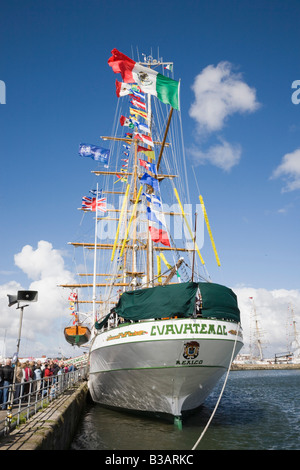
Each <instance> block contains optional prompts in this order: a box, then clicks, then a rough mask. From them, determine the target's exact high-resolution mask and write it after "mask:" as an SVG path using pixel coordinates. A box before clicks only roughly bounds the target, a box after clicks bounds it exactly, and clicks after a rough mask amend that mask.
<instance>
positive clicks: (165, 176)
mask: <svg viewBox="0 0 300 470" xmlns="http://www.w3.org/2000/svg"><path fill="white" fill-rule="evenodd" d="M91 173H94V174H95V175H119V174H120V171H105V170H101V171H100V170H93V171H91ZM122 175H123V176H127V175H129V176H131V175H132V173H124V174H123V173H122ZM155 177H156V179H158V180H162V179H164V178H177V177H178V175H163V174H162V175H155ZM103 192H107V191H103ZM112 193H114V194H118V193H116V192H113V191H112ZM120 194H124V193H120Z"/></svg>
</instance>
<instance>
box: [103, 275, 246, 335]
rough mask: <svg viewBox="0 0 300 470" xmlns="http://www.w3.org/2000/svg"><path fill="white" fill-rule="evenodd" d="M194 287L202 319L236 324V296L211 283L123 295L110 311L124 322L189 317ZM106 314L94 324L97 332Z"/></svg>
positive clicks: (160, 288) (224, 288)
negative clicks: (215, 319) (198, 292)
mask: <svg viewBox="0 0 300 470" xmlns="http://www.w3.org/2000/svg"><path fill="white" fill-rule="evenodd" d="M198 287H199V289H200V293H201V297H202V309H201V310H202V317H203V318H217V319H227V320H234V321H240V311H239V309H238V304H237V297H236V295H235V293H234V292H233V291H232V290H231V289H229V288H228V287H225V286H222V285H220V284H214V283H212V282H199V283H197V282H184V283H179V284H171V285H166V286H156V287H152V288H147V289H140V290H135V291H130V292H124V293H123V294H122V295H121V297H120V300H119V302H118V304H117V305H116V307H115V309H114V311H115V312H116V313H117V314H118V315H119V316H120V317H122V318H124V319H125V320H133V321H137V320H146V319H150V318H167V317H174V316H179V317H190V316H191V315H193V313H194V309H195V301H196V294H197V290H198ZM109 315H110V313H109V314H108V315H107V316H106V317H105V318H104V320H102V322H101V323H98V322H96V325H95V327H96V328H97V329H101V328H102V327H103V326H104V325H105V323H106V322H107V321H108V318H109Z"/></svg>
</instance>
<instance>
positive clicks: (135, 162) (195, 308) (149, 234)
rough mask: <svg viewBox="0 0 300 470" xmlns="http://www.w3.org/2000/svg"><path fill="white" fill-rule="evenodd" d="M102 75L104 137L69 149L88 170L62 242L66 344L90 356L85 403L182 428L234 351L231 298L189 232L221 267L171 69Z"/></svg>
mask: <svg viewBox="0 0 300 470" xmlns="http://www.w3.org/2000/svg"><path fill="white" fill-rule="evenodd" d="M109 67H111V70H110V69H109ZM107 69H108V72H110V73H111V72H113V73H115V74H116V75H115V76H114V75H113V77H114V78H115V86H116V95H117V97H116V98H115V99H116V111H115V116H114V126H113V131H112V133H111V135H110V136H101V144H100V145H96V144H95V143H94V142H93V143H80V146H79V155H80V157H82V158H86V157H88V158H86V160H87V161H88V162H91V164H92V165H95V167H94V168H93V169H92V171H91V172H92V175H93V179H94V181H93V184H92V186H91V188H90V191H89V192H88V191H87V194H86V195H84V196H82V201H81V207H80V210H81V211H82V212H83V218H84V219H85V220H84V221H86V219H87V218H88V219H89V222H90V223H91V225H90V230H87V232H86V235H87V236H86V240H84V241H82V240H80V241H74V242H71V244H72V245H73V246H74V251H75V255H74V256H76V257H77V256H78V253H81V255H82V261H81V262H77V267H78V270H77V274H78V275H79V281H78V283H73V284H64V285H63V286H62V287H66V288H68V289H70V290H71V292H70V297H69V299H74V298H76V306H75V304H74V302H73V301H72V300H71V301H70V303H71V307H70V308H71V309H73V314H74V319H75V320H74V322H73V323H74V325H73V327H72V328H73V329H70V330H68V331H69V335H70V336H69V337H67V336H66V339H67V340H68V341H69V342H70V343H71V344H77V345H83V344H85V345H86V347H88V348H89V363H90V371H89V382H88V385H89V390H90V394H91V397H92V399H93V401H94V402H96V403H99V404H101V405H103V406H106V407H112V408H116V409H122V410H127V411H131V412H139V413H147V414H151V415H154V416H157V417H161V418H168V419H171V420H174V422H177V423H178V422H179V423H180V422H181V421H182V419H183V417H184V416H185V415H186V414H188V413H191V412H193V411H194V410H196V409H197V408H198V407H199V406H200V405H201V404H203V402H204V401H205V399H206V398H207V397H208V395H209V394H210V393H211V391H212V390H213V389H214V387H215V386H216V384H217V383H218V381H219V380H220V378H221V377H222V376H223V375H224V374H225V373H226V372H227V370H228V368H229V367H230V364H231V361H232V360H233V359H234V357H235V356H236V355H237V354H238V352H239V351H240V349H241V348H242V346H243V338H242V328H241V324H240V312H239V308H238V303H237V297H236V295H235V293H234V292H233V291H232V290H231V289H230V288H228V287H226V286H223V285H220V284H217V283H214V282H212V281H211V279H210V276H209V275H208V273H207V269H206V265H205V261H204V258H203V256H202V254H201V252H200V248H201V250H202V246H201V237H200V238H199V235H198V233H199V226H201V227H200V228H202V229H204V227H206V229H207V231H208V234H209V238H210V241H211V243H209V248H210V249H212V250H213V251H214V255H215V258H216V262H217V264H218V265H219V264H220V260H219V257H218V253H217V250H216V246H215V243H214V239H213V236H212V233H211V228H210V225H209V220H208V216H207V212H206V208H205V206H204V201H203V197H202V196H201V195H200V194H199V195H197V194H196V196H195V192H196V191H195V187H192V188H191V187H190V183H189V182H188V171H187V167H186V162H185V152H184V145H183V137H182V122H181V113H180V81H177V80H175V79H174V78H173V73H174V72H173V63H171V62H165V61H163V60H162V59H161V58H158V59H153V57H152V56H148V57H147V56H145V55H143V60H142V61H138V62H135V61H134V60H133V59H131V58H129V57H128V56H126V55H125V54H123V53H121V52H120V51H118V50H117V49H113V50H112V55H111V57H110V58H109V59H108V67H107ZM106 114H107V111H106ZM194 186H195V185H194ZM190 189H191V190H192V191H193V198H194V199H195V198H196V199H197V200H199V202H198V203H197V207H198V209H200V211H201V214H200V211H199V212H197V210H196V204H194V205H193V204H192V203H191V198H190V194H189V192H190ZM201 218H202V219H201ZM200 219H201V220H202V221H203V224H202V225H201V224H200V223H199V220H200ZM197 220H198V222H197ZM204 221H205V225H204ZM89 263H90V264H91V269H90V271H89V270H88V269H87V270H86V272H85V273H82V272H80V270H82V266H85V267H87V266H88V265H89ZM85 292H89V294H90V297H89V299H90V300H88V296H87V295H86V294H85ZM82 308H84V309H85V313H84V314H83V315H84V321H83V322H81V321H80V320H79V319H80V317H81V313H80V312H79V309H82ZM75 326H77V330H76V328H75ZM83 326H85V327H86V328H88V332H87V331H86V330H84V333H83V334H82V336H81V337H78V334H77V336H76V332H77V333H78V331H81V330H80V328H78V327H83ZM65 334H67V333H66V332H65Z"/></svg>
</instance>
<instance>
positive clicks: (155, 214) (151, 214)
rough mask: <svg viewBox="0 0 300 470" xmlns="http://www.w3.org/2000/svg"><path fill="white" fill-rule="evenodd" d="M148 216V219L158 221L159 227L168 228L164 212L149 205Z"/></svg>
mask: <svg viewBox="0 0 300 470" xmlns="http://www.w3.org/2000/svg"><path fill="white" fill-rule="evenodd" d="M147 217H148V220H151V221H152V222H156V223H157V224H158V226H159V228H160V229H161V228H163V229H166V221H165V217H164V214H163V213H162V212H160V211H157V210H156V209H155V208H154V207H152V208H150V207H147Z"/></svg>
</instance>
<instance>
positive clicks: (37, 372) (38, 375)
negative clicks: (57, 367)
mask: <svg viewBox="0 0 300 470" xmlns="http://www.w3.org/2000/svg"><path fill="white" fill-rule="evenodd" d="M33 380H35V391H36V392H37V393H39V392H40V389H41V382H42V363H41V361H37V363H36V366H35V367H34V371H33Z"/></svg>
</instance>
